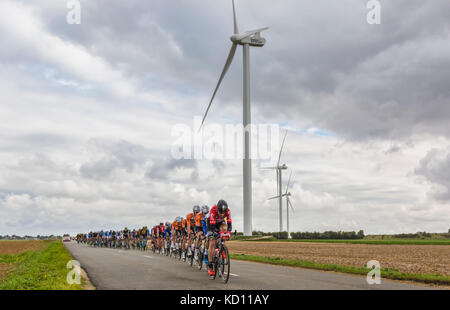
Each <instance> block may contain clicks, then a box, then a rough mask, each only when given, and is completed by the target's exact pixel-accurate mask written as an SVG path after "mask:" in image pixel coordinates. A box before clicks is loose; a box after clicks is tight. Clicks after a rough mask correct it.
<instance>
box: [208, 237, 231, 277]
mask: <svg viewBox="0 0 450 310" xmlns="http://www.w3.org/2000/svg"><path fill="white" fill-rule="evenodd" d="M215 236H216V246H215V248H214V255H213V266H214V276H212V278H213V279H214V280H215V279H216V276H217V274H219V277H221V278H222V280H223V282H225V283H227V282H228V279H229V278H230V254H229V253H228V248H227V246H226V245H225V240H228V239H229V235H226V234H221V235H219V233H216V234H215ZM217 237H219V238H217Z"/></svg>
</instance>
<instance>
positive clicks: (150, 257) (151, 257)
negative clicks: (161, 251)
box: [142, 255, 153, 258]
mask: <svg viewBox="0 0 450 310" xmlns="http://www.w3.org/2000/svg"><path fill="white" fill-rule="evenodd" d="M142 256H144V257H147V258H153V257H151V256H147V255H142Z"/></svg>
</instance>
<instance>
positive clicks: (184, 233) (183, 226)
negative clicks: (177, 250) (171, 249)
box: [181, 218, 188, 259]
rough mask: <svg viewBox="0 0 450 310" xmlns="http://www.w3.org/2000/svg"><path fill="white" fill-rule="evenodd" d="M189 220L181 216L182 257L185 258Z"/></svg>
mask: <svg viewBox="0 0 450 310" xmlns="http://www.w3.org/2000/svg"><path fill="white" fill-rule="evenodd" d="M187 223H188V220H187V219H184V218H181V258H182V259H184V258H185V249H186V240H187V225H188V224H187Z"/></svg>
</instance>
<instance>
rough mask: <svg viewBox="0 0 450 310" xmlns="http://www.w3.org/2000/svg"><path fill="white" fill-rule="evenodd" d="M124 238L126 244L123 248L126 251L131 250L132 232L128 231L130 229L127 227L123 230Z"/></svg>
mask: <svg viewBox="0 0 450 310" xmlns="http://www.w3.org/2000/svg"><path fill="white" fill-rule="evenodd" d="M122 237H123V242H124V245H123V247H124V248H125V249H129V248H130V231H129V230H128V227H125V228H124V229H123V232H122Z"/></svg>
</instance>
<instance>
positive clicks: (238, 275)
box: [230, 272, 239, 277]
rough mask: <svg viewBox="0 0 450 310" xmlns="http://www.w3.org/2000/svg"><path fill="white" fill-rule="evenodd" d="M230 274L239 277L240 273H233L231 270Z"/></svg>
mask: <svg viewBox="0 0 450 310" xmlns="http://www.w3.org/2000/svg"><path fill="white" fill-rule="evenodd" d="M230 276H234V277H239V275H238V274H234V273H231V272H230Z"/></svg>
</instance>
